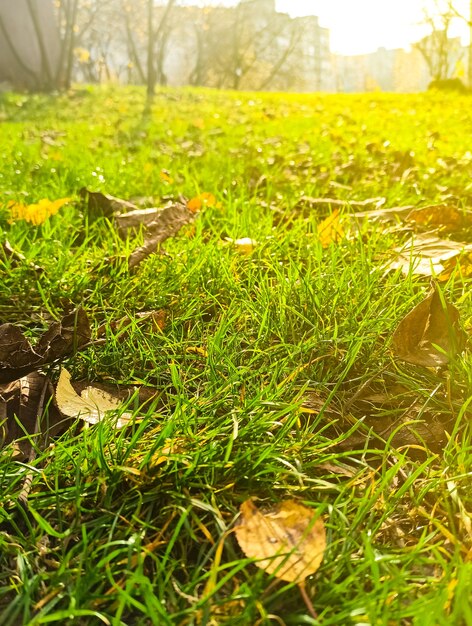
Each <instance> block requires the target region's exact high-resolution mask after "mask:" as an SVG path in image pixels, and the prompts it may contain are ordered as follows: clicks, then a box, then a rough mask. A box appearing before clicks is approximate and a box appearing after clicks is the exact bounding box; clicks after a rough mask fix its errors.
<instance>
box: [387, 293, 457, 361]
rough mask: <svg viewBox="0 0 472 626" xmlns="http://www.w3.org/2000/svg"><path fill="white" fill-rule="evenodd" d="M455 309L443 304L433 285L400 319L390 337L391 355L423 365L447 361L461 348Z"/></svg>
mask: <svg viewBox="0 0 472 626" xmlns="http://www.w3.org/2000/svg"><path fill="white" fill-rule="evenodd" d="M464 342H465V334H464V332H463V331H462V329H461V327H460V323H459V311H458V310H457V309H456V307H455V306H453V305H452V304H450V303H448V302H445V303H444V304H443V302H442V300H441V295H440V292H439V290H438V287H437V285H434V286H433V289H432V291H431V293H430V294H429V295H428V296H427V297H426V298H425V299H424V300H422V301H421V302H420V303H419V304H417V305H416V306H415V308H414V309H413V310H412V311H410V312H409V313H408V314H407V315H406V316H405V317H404V318H403V319H402V321H401V322H400V324H399V325H398V327H397V329H396V330H395V332H394V333H393V337H392V350H393V354H394V356H396V357H397V358H399V359H401V360H402V361H406V362H407V363H413V364H414V365H423V366H425V367H440V366H443V365H447V363H449V361H450V360H451V358H453V357H454V356H455V355H456V354H457V353H458V352H460V351H461V350H462V348H463V345H464Z"/></svg>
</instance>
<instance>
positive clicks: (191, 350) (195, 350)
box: [185, 346, 208, 359]
mask: <svg viewBox="0 0 472 626" xmlns="http://www.w3.org/2000/svg"><path fill="white" fill-rule="evenodd" d="M185 352H186V354H198V355H199V356H202V357H203V358H204V359H206V358H208V351H207V350H206V349H205V348H202V347H201V346H188V347H187V348H185Z"/></svg>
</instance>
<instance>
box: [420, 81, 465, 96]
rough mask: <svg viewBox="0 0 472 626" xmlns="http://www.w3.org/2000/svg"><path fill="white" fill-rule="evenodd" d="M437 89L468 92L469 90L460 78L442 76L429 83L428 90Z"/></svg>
mask: <svg viewBox="0 0 472 626" xmlns="http://www.w3.org/2000/svg"><path fill="white" fill-rule="evenodd" d="M432 89H437V90H439V91H456V92H458V93H468V92H469V90H468V89H467V87H466V86H465V85H464V83H463V82H462V81H461V79H460V78H442V79H439V80H432V81H431V82H430V83H429V85H428V90H429V91H430V90H432Z"/></svg>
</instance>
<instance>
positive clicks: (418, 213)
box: [406, 204, 466, 231]
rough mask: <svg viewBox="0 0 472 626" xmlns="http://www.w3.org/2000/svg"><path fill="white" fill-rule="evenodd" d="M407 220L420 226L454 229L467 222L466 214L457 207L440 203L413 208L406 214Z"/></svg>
mask: <svg viewBox="0 0 472 626" xmlns="http://www.w3.org/2000/svg"><path fill="white" fill-rule="evenodd" d="M406 221H407V222H409V223H413V224H416V225H418V226H428V227H435V228H438V229H439V230H443V231H454V230H459V229H460V228H461V227H462V226H463V225H464V224H465V222H466V216H465V214H463V213H461V211H459V209H457V208H455V207H452V206H448V205H445V204H438V205H431V206H424V207H420V208H418V209H413V210H412V211H410V212H409V213H408V215H407V216H406Z"/></svg>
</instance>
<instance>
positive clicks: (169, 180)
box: [160, 170, 174, 185]
mask: <svg viewBox="0 0 472 626" xmlns="http://www.w3.org/2000/svg"><path fill="white" fill-rule="evenodd" d="M160 177H161V180H163V181H164V182H165V183H169V185H171V184H172V183H173V182H174V179H173V178H172V176H171V175H170V173H169V172H168V171H167V170H161V172H160Z"/></svg>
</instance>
